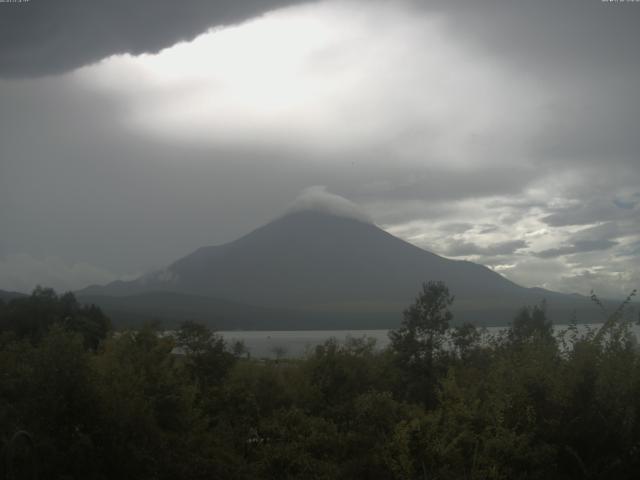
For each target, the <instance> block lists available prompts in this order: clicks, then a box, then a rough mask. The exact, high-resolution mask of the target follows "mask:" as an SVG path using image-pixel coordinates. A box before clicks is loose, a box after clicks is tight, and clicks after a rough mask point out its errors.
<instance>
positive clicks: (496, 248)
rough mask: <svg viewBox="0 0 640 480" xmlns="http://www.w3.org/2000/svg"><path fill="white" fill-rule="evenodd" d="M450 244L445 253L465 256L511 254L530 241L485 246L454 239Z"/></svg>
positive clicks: (511, 241)
mask: <svg viewBox="0 0 640 480" xmlns="http://www.w3.org/2000/svg"><path fill="white" fill-rule="evenodd" d="M449 245H450V246H449V248H448V249H447V250H446V251H445V252H444V254H445V255H449V256H451V257H464V256H468V255H482V256H497V255H511V254H512V253H515V252H516V251H517V250H520V249H522V248H527V246H528V243H527V242H525V241H524V240H509V241H507V242H498V243H494V244H491V245H488V246H486V247H483V246H480V245H476V244H475V243H472V242H465V241H460V240H452V241H451V242H449Z"/></svg>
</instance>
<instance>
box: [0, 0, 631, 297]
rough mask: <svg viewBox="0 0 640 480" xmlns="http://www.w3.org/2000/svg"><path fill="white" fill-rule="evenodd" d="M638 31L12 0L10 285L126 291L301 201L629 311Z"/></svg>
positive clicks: (224, 5) (535, 9)
mask: <svg viewBox="0 0 640 480" xmlns="http://www.w3.org/2000/svg"><path fill="white" fill-rule="evenodd" d="M638 25H640V2H602V1H601V0H582V1H571V0H567V1H558V0H555V1H551V0H549V1H547V0H543V1H540V0H535V1H533V0H532V1H529V2H513V1H510V0H505V1H502V2H501V1H491V0H473V1H472V0H469V1H467V2H463V1H456V0H449V1H434V2H428V1H398V0H395V1H371V0H367V1H364V0H363V1H340V0H335V1H317V2H302V1H294V0H288V1H287V0H281V1H278V0H263V1H258V0H253V1H243V2H238V1H232V0H225V1H205V0H188V1H185V0H182V1H179V2H177V1H175V0H174V1H167V0H157V1H151V0H139V1H131V0H128V1H125V0H117V1H109V2H104V1H98V0H58V1H56V2H52V1H47V0H31V1H28V2H25V3H6V2H5V3H0V205H1V208H0V289H8V290H20V291H28V290H30V289H32V288H33V287H34V286H35V284H37V283H40V284H45V285H50V286H53V287H55V288H57V289H60V290H65V289H77V288H81V287H84V286H86V285H88V284H90V283H105V282H108V281H110V280H113V279H116V278H130V277H132V276H135V275H138V274H141V273H143V272H147V271H149V270H153V269H156V268H160V267H163V266H165V265H166V264H168V263H170V262H172V261H174V260H176V259H177V258H179V257H181V256H183V255H185V254H187V253H190V252H191V251H193V250H194V249H196V248H198V247H201V246H204V245H215V244H219V243H223V242H227V241H230V240H233V239H235V238H237V237H238V236H240V235H242V234H244V233H246V232H248V231H249V230H251V229H253V228H255V227H257V226H260V225H261V224H263V223H265V222H267V221H269V220H271V219H273V218H274V217H277V216H278V215H280V214H282V212H284V211H286V210H287V209H289V208H291V204H292V202H294V201H295V199H296V197H298V196H299V195H300V194H301V192H304V193H303V198H304V199H308V198H309V196H310V195H313V196H315V197H316V198H320V199H322V198H325V199H327V201H335V200H336V197H335V195H338V196H342V197H345V198H347V199H349V200H350V201H352V202H355V203H356V204H358V205H359V207H360V208H361V210H362V214H363V215H367V216H368V217H369V218H371V219H373V221H375V222H376V223H377V224H378V225H379V226H381V227H382V228H384V229H386V230H387V231H389V232H391V233H392V234H394V235H397V236H399V237H401V238H404V239H405V240H408V241H409V242H412V243H414V244H416V245H418V246H420V247H423V248H425V249H427V250H430V251H433V252H435V253H438V254H440V255H444V256H447V257H450V258H457V259H469V260H472V261H476V262H479V263H483V264H486V265H488V266H489V267H491V268H493V269H495V270H496V271H498V272H500V273H502V274H503V275H505V276H507V277H508V278H510V279H512V280H514V281H516V282H518V283H520V284H522V285H525V286H543V287H546V288H550V289H554V290H559V291H563V292H579V293H583V294H588V293H589V291H590V290H591V289H594V290H596V291H597V292H598V293H599V294H601V295H603V296H624V295H625V294H626V293H628V292H629V291H630V290H632V289H633V288H636V287H640V158H639V156H640V155H639V152H640V92H639V88H640V60H639V59H640V55H639V54H638V45H639V44H640V28H638ZM345 205H346V203H345Z"/></svg>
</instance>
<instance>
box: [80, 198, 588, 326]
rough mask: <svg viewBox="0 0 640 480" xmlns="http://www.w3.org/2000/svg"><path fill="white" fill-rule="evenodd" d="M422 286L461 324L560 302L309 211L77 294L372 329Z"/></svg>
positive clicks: (357, 223) (349, 221)
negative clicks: (153, 295) (446, 296)
mask: <svg viewBox="0 0 640 480" xmlns="http://www.w3.org/2000/svg"><path fill="white" fill-rule="evenodd" d="M427 280H442V281H444V282H445V283H446V284H447V285H448V286H449V289H450V290H451V292H452V293H453V294H454V295H455V296H456V302H455V306H456V311H457V313H458V314H459V315H460V316H461V317H462V318H463V319H465V320H474V321H479V320H483V321H484V322H488V323H500V322H504V321H507V320H508V319H510V318H511V317H512V316H513V314H514V313H515V310H516V309H517V307H518V306H522V305H526V304H532V303H539V302H540V301H541V300H542V298H543V297H545V298H546V299H547V301H548V302H549V303H550V306H552V307H559V306H562V307H564V306H566V304H567V301H568V300H567V299H568V297H567V296H564V295H561V294H556V293H553V292H546V291H544V290H541V289H527V288H524V287H521V286H519V285H516V284H515V283H513V282H511V281H509V280H507V279H506V278H504V277H502V276H501V275H499V274H497V273H495V272H493V271H492V270H490V269H488V268H487V267H484V266H482V265H478V264H475V263H472V262H468V261H458V260H450V259H447V258H443V257H440V256H438V255H435V254H433V253H430V252H428V251H425V250H422V249H420V248H418V247H416V246H414V245H412V244H410V243H407V242H405V241H404V240H401V239H399V238H396V237H394V236H392V235H390V234H389V233H387V232H385V231H384V230H382V229H380V228H379V227H377V226H375V225H374V224H372V223H368V222H366V221H364V220H360V219H357V218H354V217H352V216H351V217H348V216H342V215H335V214H332V213H327V212H326V211H319V210H317V209H311V210H309V209H307V210H294V211H292V212H290V213H288V214H287V215H285V216H283V217H280V218H278V219H276V220H274V221H272V222H271V223H268V224H266V225H264V226H262V227H260V228H258V229H256V230H254V231H252V232H251V233H249V234H247V235H245V236H243V237H241V238H239V239H237V240H235V241H233V242H230V243H227V244H224V245H219V246H211V247H203V248H200V249H198V250H196V251H195V252H193V253H192V254H190V255H187V256H186V257H184V258H181V259H179V260H178V261H176V262H174V263H172V264H171V265H169V266H168V267H166V268H165V269H163V270H161V271H158V272H154V273H152V274H148V275H145V276H143V277H141V278H139V279H137V280H134V281H131V282H114V283H112V284H109V285H107V286H105V287H89V288H88V289H85V290H84V291H82V292H80V295H81V296H89V295H90V296H92V297H95V296H96V295H100V296H110V297H122V296H130V295H139V294H148V293H149V292H171V293H174V294H181V295H194V296H198V297H207V298H216V299H223V300H224V301H228V302H234V303H236V304H242V305H250V306H252V307H262V308H269V309H286V310H288V311H295V312H298V316H299V318H300V322H301V324H304V322H305V320H304V319H305V317H306V316H307V315H312V314H313V315H314V318H316V319H317V318H318V316H323V315H324V317H326V318H329V317H331V316H336V315H337V316H339V317H340V318H347V319H348V318H349V315H352V316H353V318H356V317H357V318H360V319H363V318H364V319H366V318H371V319H372V323H374V324H375V325H380V324H381V323H380V322H382V323H384V324H387V323H388V324H392V323H397V321H398V320H399V319H400V313H401V311H402V309H403V308H404V307H406V306H407V305H408V304H410V303H411V301H412V300H413V298H414V295H415V294H416V293H417V292H418V290H419V288H420V286H421V284H422V282H424V281H427ZM575 302H576V300H575V298H574V299H573V303H575ZM98 303H99V302H98ZM562 310H564V308H562ZM321 314H322V315H321ZM335 318H337V317H335ZM373 319H375V321H373ZM563 320H566V319H563ZM314 323H315V321H314ZM332 323H333V322H332ZM365 324H366V321H365ZM316 327H318V325H316ZM348 327H349V325H346V326H345V328H348Z"/></svg>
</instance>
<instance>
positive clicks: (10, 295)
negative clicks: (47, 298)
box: [0, 290, 28, 302]
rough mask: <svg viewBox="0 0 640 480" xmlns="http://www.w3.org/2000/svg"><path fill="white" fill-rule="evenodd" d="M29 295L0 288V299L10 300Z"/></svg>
mask: <svg viewBox="0 0 640 480" xmlns="http://www.w3.org/2000/svg"><path fill="white" fill-rule="evenodd" d="M27 296H28V295H26V294H24V293H19V292H7V291H5V290H0V300H3V301H5V302H8V301H9V300H13V299H14V298H22V297H27Z"/></svg>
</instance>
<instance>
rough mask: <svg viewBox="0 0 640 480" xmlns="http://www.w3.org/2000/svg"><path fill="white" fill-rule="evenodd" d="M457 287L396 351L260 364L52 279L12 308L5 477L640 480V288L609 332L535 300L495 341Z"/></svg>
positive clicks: (8, 310) (408, 315) (3, 377)
mask: <svg viewBox="0 0 640 480" xmlns="http://www.w3.org/2000/svg"><path fill="white" fill-rule="evenodd" d="M452 300H453V298H452V296H451V295H450V294H449V291H448V289H447V288H446V286H445V285H443V284H439V283H431V284H425V285H424V286H423V288H422V290H421V292H420V295H419V296H418V298H417V299H416V302H415V303H414V304H413V305H412V306H410V307H409V308H408V309H407V310H406V311H405V316H404V322H403V323H402V325H401V326H400V328H399V329H398V330H397V331H395V332H392V334H391V339H392V342H391V346H390V347H389V348H388V349H385V350H381V349H379V348H377V347H376V345H375V343H374V342H373V341H372V340H368V339H363V338H352V339H350V340H348V341H347V342H346V343H339V342H337V341H336V340H329V341H327V342H325V343H324V344H323V345H320V346H319V347H317V348H316V349H315V350H313V351H311V352H309V353H308V354H307V355H306V356H305V357H304V358H301V359H295V360H293V359H287V358H284V357H283V358H278V359H276V360H261V359H250V358H247V357H246V356H245V355H244V353H245V352H244V351H243V349H241V348H235V347H234V346H230V345H227V344H226V343H225V341H224V339H223V338H221V337H220V336H218V335H216V334H214V333H213V332H211V331H210V330H208V329H207V328H205V327H203V326H202V325H198V324H195V323H192V322H186V323H184V324H183V325H182V326H181V328H180V329H179V330H178V331H176V332H173V334H172V335H169V334H167V333H166V332H160V331H158V330H156V329H154V328H153V327H152V326H150V325H147V326H145V327H143V328H141V329H139V330H137V331H126V332H115V333H114V332H111V333H110V332H108V331H103V328H104V325H108V323H106V324H104V323H103V321H102V320H101V318H102V317H103V316H102V315H101V314H98V313H97V311H95V310H91V308H90V307H89V308H87V307H83V306H80V305H78V304H77V302H76V301H75V299H74V298H72V296H68V295H63V296H57V295H56V294H55V293H54V292H52V291H50V290H45V289H38V290H37V291H36V292H34V295H33V296H32V297H30V298H29V299H22V300H19V301H17V303H16V301H15V300H12V301H11V302H9V303H8V304H4V305H0V325H1V327H2V328H1V332H0V450H1V451H2V452H1V453H2V455H1V456H0V458H1V459H2V460H0V479H2V478H33V471H34V469H35V470H37V476H38V478H47V479H74V478H78V479H80V478H82V479H109V478H114V479H119V478H136V479H205V478H217V479H239V480H244V479H353V478H359V479H360V478H361V479H373V480H377V479H380V480H383V479H384V480H386V479H422V478H438V479H443V480H447V479H452V480H453V479H462V478H465V479H541V478H545V479H547V478H548V479H573V478H593V479H605V478H616V479H632V478H637V472H638V471H640V455H639V453H640V351H639V350H638V347H637V343H636V342H635V337H634V335H633V334H632V331H631V329H630V321H629V320H628V318H627V316H625V315H624V311H625V308H626V307H627V306H628V305H629V303H630V301H631V296H630V297H629V300H628V301H627V302H625V303H624V305H623V306H622V307H621V308H620V309H618V310H616V311H614V312H613V313H612V314H611V315H610V316H609V317H608V318H607V321H606V322H605V327H606V328H602V329H600V330H595V329H585V328H583V327H581V326H578V325H577V324H572V325H570V326H569V328H568V329H566V330H565V331H562V332H559V333H556V334H555V335H554V333H553V330H552V327H551V324H550V322H549V321H548V319H547V317H546V313H545V309H544V306H538V307H535V306H534V307H527V308H525V309H522V310H521V311H519V312H517V314H516V316H515V318H514V321H513V324H512V325H511V327H510V328H509V329H508V330H507V332H506V333H505V334H504V335H498V336H494V337H489V336H487V335H486V334H485V333H483V332H482V331H479V330H477V329H476V328H475V327H474V326H473V325H460V326H457V327H453V328H452V327H450V326H449V324H450V322H451V321H452V315H451V312H450V310H449V307H450V306H451V303H452ZM23 321H24V324H22V323H21V322H23ZM100 325H103V326H100ZM95 327H100V328H95ZM21 475H22V476H21Z"/></svg>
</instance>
